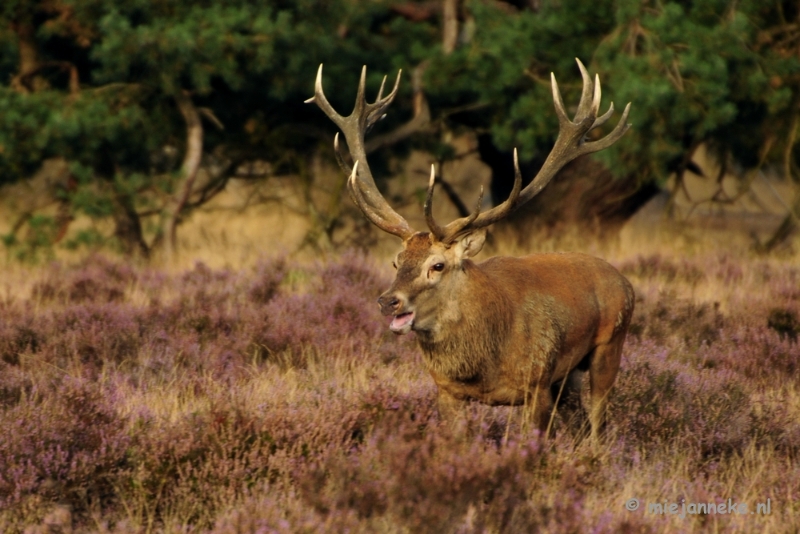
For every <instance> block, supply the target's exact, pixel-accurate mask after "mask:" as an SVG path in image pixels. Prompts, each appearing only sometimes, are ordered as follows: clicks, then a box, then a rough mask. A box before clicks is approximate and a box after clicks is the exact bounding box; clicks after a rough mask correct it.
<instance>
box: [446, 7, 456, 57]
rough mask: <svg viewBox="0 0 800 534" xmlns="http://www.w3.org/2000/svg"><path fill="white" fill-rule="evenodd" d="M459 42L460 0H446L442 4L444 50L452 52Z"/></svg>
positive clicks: (448, 52) (447, 52)
mask: <svg viewBox="0 0 800 534" xmlns="http://www.w3.org/2000/svg"><path fill="white" fill-rule="evenodd" d="M457 43H458V0H444V1H443V5H442V50H444V53H445V54H450V53H451V52H453V50H455V49H456V44H457Z"/></svg>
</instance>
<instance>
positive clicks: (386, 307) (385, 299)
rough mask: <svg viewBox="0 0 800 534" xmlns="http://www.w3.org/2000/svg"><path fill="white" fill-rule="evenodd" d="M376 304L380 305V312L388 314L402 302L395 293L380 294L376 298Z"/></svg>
mask: <svg viewBox="0 0 800 534" xmlns="http://www.w3.org/2000/svg"><path fill="white" fill-rule="evenodd" d="M378 304H379V305H380V307H381V313H383V314H384V315H390V314H391V313H392V312H394V311H396V310H397V309H398V308H399V307H400V305H401V304H402V303H401V302H400V299H399V298H397V296H396V295H381V296H380V297H379V298H378Z"/></svg>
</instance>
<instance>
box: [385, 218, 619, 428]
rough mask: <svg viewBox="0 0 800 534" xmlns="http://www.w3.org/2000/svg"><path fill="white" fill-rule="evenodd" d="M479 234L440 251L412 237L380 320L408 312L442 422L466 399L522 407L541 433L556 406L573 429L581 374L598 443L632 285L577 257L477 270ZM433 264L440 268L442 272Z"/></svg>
mask: <svg viewBox="0 0 800 534" xmlns="http://www.w3.org/2000/svg"><path fill="white" fill-rule="evenodd" d="M476 234H477V235H476ZM484 235H485V234H483V233H482V232H480V233H478V232H476V233H473V234H468V235H467V236H465V237H462V238H461V239H460V240H459V241H457V242H456V243H454V244H453V245H451V246H446V245H444V244H442V243H440V242H437V241H436V239H434V238H432V237H431V236H430V235H429V234H427V233H417V234H414V235H413V236H411V237H410V238H408V239H406V240H405V242H404V250H403V251H402V252H401V253H400V254H399V255H398V257H397V260H396V263H397V268H398V276H397V278H396V279H395V281H394V283H393V284H392V287H391V288H390V289H389V290H388V291H387V292H386V293H384V294H383V295H382V296H381V299H379V302H380V303H381V305H382V307H383V311H384V313H386V314H387V315H389V314H391V315H400V314H403V313H406V312H410V311H414V312H415V317H414V324H413V326H412V327H411V328H412V329H413V330H414V331H415V332H416V333H417V337H418V339H419V344H420V347H421V348H422V352H423V355H424V361H425V365H426V366H427V368H428V371H429V372H430V373H431V376H432V377H433V379H434V381H435V382H436V385H437V387H438V389H439V409H440V413H441V416H442V417H443V418H445V419H447V418H451V417H452V416H453V415H454V412H455V411H456V410H458V406H459V405H460V404H463V403H464V402H465V401H468V400H477V401H480V402H483V403H486V404H490V405H520V404H522V405H525V406H526V413H527V415H528V416H529V417H530V418H531V422H532V423H533V424H534V425H535V426H536V427H537V428H539V429H540V430H542V431H546V430H547V429H548V427H549V426H550V422H551V412H552V408H553V406H554V403H555V402H557V401H558V404H559V406H562V407H564V408H565V409H567V410H569V411H571V412H572V413H571V414H570V415H571V419H570V420H569V421H570V423H571V424H573V425H575V426H577V427H580V426H582V425H583V413H582V412H583V409H582V407H581V403H580V390H579V389H578V388H579V386H580V380H577V377H578V376H579V375H577V373H579V372H580V371H581V370H588V371H589V375H590V376H589V381H590V387H591V395H590V396H591V407H590V421H591V428H592V435H593V436H594V437H597V436H598V435H599V432H600V430H601V427H602V425H603V413H604V411H605V405H606V401H607V396H608V392H609V390H610V388H611V386H612V384H613V382H614V379H615V377H616V374H617V371H618V369H619V363H620V354H621V352H622V344H623V342H624V339H625V334H626V332H627V329H628V325H629V324H630V319H631V315H632V314H633V306H634V294H633V288H632V287H631V285H630V283H629V282H628V281H627V280H626V279H625V278H624V277H623V276H622V275H621V274H620V273H619V272H618V271H617V270H616V269H614V268H613V267H612V266H611V265H609V264H608V263H606V262H605V261H603V260H600V259H598V258H594V257H591V256H587V255H584V254H576V253H560V254H536V255H533V256H527V257H524V258H511V257H495V258H491V259H489V260H486V261H485V262H483V263H479V264H476V263H474V262H473V261H472V260H470V259H469V256H473V255H474V254H476V253H477V252H478V251H479V250H480V247H481V246H482V244H483V237H484ZM465 241H467V243H466V244H465V243H464V242H465ZM471 245H473V246H472V248H470V246H471ZM436 263H444V269H443V270H442V271H441V272H437V271H435V269H434V268H433V265H435V264H436ZM562 381H563V383H562Z"/></svg>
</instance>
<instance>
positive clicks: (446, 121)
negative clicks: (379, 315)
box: [0, 0, 800, 226]
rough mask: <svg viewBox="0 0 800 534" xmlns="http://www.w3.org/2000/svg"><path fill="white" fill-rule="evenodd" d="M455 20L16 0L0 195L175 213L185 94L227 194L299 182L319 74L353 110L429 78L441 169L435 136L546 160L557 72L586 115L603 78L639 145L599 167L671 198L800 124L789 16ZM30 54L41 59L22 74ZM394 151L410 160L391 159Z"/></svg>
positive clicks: (272, 8)
mask: <svg viewBox="0 0 800 534" xmlns="http://www.w3.org/2000/svg"><path fill="white" fill-rule="evenodd" d="M461 10H462V16H461V21H460V24H461V37H460V41H459V46H458V47H456V49H455V51H454V52H453V53H450V54H445V53H444V52H443V50H442V47H441V46H440V43H441V27H440V26H441V22H440V20H439V18H438V15H437V12H435V11H432V12H431V13H430V14H429V16H427V17H421V18H420V19H414V18H412V17H409V18H406V17H404V16H402V15H401V14H400V13H399V11H398V7H397V6H396V5H395V4H393V3H392V2H389V1H388V0H376V1H371V2H354V1H352V0H332V1H329V2H318V1H313V0H300V1H296V2H288V1H285V0H258V1H256V2H251V1H244V0H232V1H229V2H224V3H222V2H213V1H211V0H205V1H200V2H186V1H176V2H161V1H156V0H133V1H130V2H123V3H120V2H112V1H110V0H82V1H77V0H62V1H60V2H56V3H53V2H50V1H48V0H35V1H30V2H19V1H12V2H4V3H3V6H2V7H0V80H2V81H0V185H2V184H3V183H8V182H14V181H18V180H22V179H25V178H27V177H28V176H30V175H31V174H32V173H33V172H34V171H35V170H36V169H38V168H39V166H40V165H41V162H42V161H43V160H45V159H47V158H54V157H58V158H63V159H64V160H66V161H67V162H68V163H69V164H70V169H71V171H72V173H73V178H74V179H75V181H76V182H77V184H78V185H77V187H67V186H65V190H64V191H62V192H60V193H59V195H60V196H61V197H62V198H64V199H66V200H67V201H68V202H69V203H70V209H71V211H72V212H74V213H85V214H88V215H89V216H91V217H93V218H105V217H110V216H111V215H113V214H115V213H116V212H118V211H119V210H120V209H121V206H122V207H124V206H129V207H130V206H133V207H134V208H135V209H133V210H131V209H128V217H133V218H138V217H140V216H142V214H144V213H151V214H153V213H155V214H158V213H162V211H163V210H164V209H165V203H164V202H165V201H164V199H165V198H169V196H170V195H171V194H173V193H174V192H175V187H176V184H177V181H176V179H177V178H179V172H180V165H181V161H182V158H183V154H184V151H185V148H186V124H185V122H184V118H183V116H182V115H181V113H180V111H179V109H178V107H177V105H176V101H175V98H176V96H179V95H181V94H187V95H188V96H189V97H190V98H191V101H192V102H193V104H194V105H195V106H196V107H197V108H198V109H203V110H205V111H204V113H203V119H202V120H203V124H204V139H203V148H204V153H205V154H206V160H204V161H205V162H206V163H207V164H208V163H212V164H213V165H214V166H215V168H216V169H218V170H219V173H220V175H221V179H222V180H225V179H226V178H227V176H229V175H230V174H231V173H233V172H235V169H236V168H237V167H238V166H239V164H241V163H244V162H247V161H253V160H256V159H258V160H267V161H269V162H270V163H271V164H272V166H273V168H274V169H276V172H281V173H288V172H298V171H299V170H301V169H303V168H306V167H307V166H308V158H309V157H310V155H311V154H312V153H313V152H314V150H315V149H316V148H317V147H319V146H320V144H321V143H322V144H323V145H324V146H328V147H329V146H330V144H329V143H330V140H331V136H332V134H333V131H334V127H333V125H332V124H331V123H330V121H328V119H327V118H326V117H324V115H323V114H322V113H320V112H319V110H318V109H316V108H315V107H314V106H306V105H304V104H303V100H305V99H306V98H307V97H309V96H310V95H311V93H312V87H313V77H314V72H315V71H316V68H317V66H318V65H319V64H320V63H324V64H325V82H326V88H327V94H328V96H329V99H330V100H331V103H332V104H333V106H334V107H335V108H336V109H338V110H340V111H342V112H344V113H346V112H347V110H348V109H350V107H351V106H352V101H353V97H354V92H355V87H356V83H357V79H358V75H359V71H360V67H361V65H368V66H369V71H368V77H367V85H368V91H369V92H370V94H374V91H375V90H376V89H377V87H378V85H379V84H380V80H381V78H382V76H383V75H384V74H389V75H392V74H393V73H394V72H395V71H396V70H397V69H400V68H402V69H403V70H405V72H407V73H408V72H412V71H413V70H414V68H415V67H417V66H419V65H426V66H427V67H426V69H425V75H424V83H423V88H424V91H425V95H426V96H427V98H428V100H429V103H430V105H431V110H432V115H433V119H434V124H435V125H436V127H435V128H433V132H432V134H431V135H428V136H427V137H426V136H422V137H419V136H418V137H417V139H415V140H414V141H413V142H414V143H417V144H425V146H426V147H427V148H429V149H431V150H432V151H433V152H434V153H436V154H437V157H440V158H443V159H448V158H450V157H452V156H451V154H450V152H451V151H450V150H448V147H447V146H442V141H441V136H440V135H439V133H440V132H441V130H442V128H444V129H450V130H454V131H461V130H463V129H469V130H473V131H477V132H479V133H490V134H491V136H492V140H493V142H494V144H495V145H496V146H497V147H498V148H500V149H502V150H510V149H511V148H512V147H518V148H519V150H520V155H521V157H522V159H524V160H532V159H541V158H542V157H544V156H545V155H546V154H547V152H548V151H549V149H550V147H551V146H552V142H553V140H554V137H555V135H556V133H557V121H556V116H555V114H554V113H553V107H552V97H551V92H550V80H549V73H550V72H553V73H555V74H556V76H557V77H558V79H559V86H560V87H561V90H562V93H563V94H564V99H565V102H566V103H567V106H568V107H570V106H574V104H575V102H577V99H578V95H579V92H580V87H581V84H580V77H579V76H578V72H577V69H576V68H575V64H574V59H573V58H575V57H579V58H581V59H582V60H583V61H584V63H585V64H586V65H587V66H588V67H589V69H590V70H591V71H593V72H595V71H596V72H598V73H600V75H601V79H602V82H603V90H604V102H609V101H611V100H613V101H615V102H616V103H617V108H618V109H620V108H622V107H623V105H624V103H626V102H628V101H630V102H632V103H633V109H632V113H631V116H630V119H629V120H630V122H632V123H633V126H634V128H633V130H632V132H631V133H629V134H628V135H626V136H625V138H624V139H623V140H622V141H621V142H619V143H617V144H616V145H615V146H613V147H612V148H611V149H609V150H607V151H604V152H602V153H600V154H598V155H597V157H598V158H599V159H601V160H602V161H603V162H604V163H605V164H606V165H607V166H608V167H609V168H610V169H612V170H613V171H614V173H615V174H617V175H619V176H628V177H629V176H631V175H636V176H637V177H638V179H639V180H640V181H641V182H642V183H645V182H654V181H661V180H663V179H664V178H665V177H666V176H667V175H668V174H669V173H670V172H673V171H675V170H680V169H681V168H683V167H685V165H686V164H687V162H688V161H689V159H690V157H691V154H692V152H693V151H694V150H695V149H696V148H697V146H699V145H700V144H701V143H706V144H707V145H708V146H710V147H711V148H712V149H713V150H715V151H716V152H717V154H718V155H720V156H721V157H722V158H724V159H726V160H733V161H735V162H736V163H738V164H741V165H744V166H746V167H752V166H756V165H759V164H762V163H764V162H765V161H766V162H769V161H782V160H783V159H784V154H786V153H787V150H788V151H790V152H789V153H791V150H792V146H787V143H793V142H794V141H793V139H794V137H793V135H792V132H791V130H792V128H796V127H797V116H798V113H800V55H798V54H797V50H796V47H797V44H796V42H797V36H796V32H797V30H796V29H793V28H794V26H792V24H791V23H790V22H791V20H793V19H795V18H796V17H797V15H798V8H797V6H796V5H794V4H793V3H791V2H788V1H780V0H774V1H771V2H768V3H764V2H762V1H760V0H742V1H739V2H730V1H729V0H697V1H692V2H686V1H675V0H668V1H654V0H648V1H644V2H642V1H640V0H616V1H612V0H598V1H595V2H583V1H581V0H543V1H542V2H540V6H539V9H538V10H537V11H533V10H530V9H523V10H513V9H510V8H508V5H507V4H504V3H502V2H484V1H481V0H465V1H464V2H463V3H462V5H461ZM792 32H794V33H792ZM24 47H27V48H25V49H26V50H29V51H30V50H34V51H35V55H36V61H35V62H33V63H30V62H29V64H27V66H26V65H25V64H24V62H23V61H22V60H21V59H20V58H21V57H22V55H21V52H22V50H23V48H24ZM25 69H28V70H27V71H25ZM410 85H411V84H410V83H408V76H406V79H405V82H404V83H403V84H401V90H400V94H399V96H398V97H397V99H396V102H395V104H394V106H393V108H392V109H391V111H390V113H389V115H388V117H387V119H386V120H385V121H383V123H382V124H381V125H380V126H378V128H380V129H383V130H384V131H386V130H388V129H391V128H393V127H395V126H397V125H398V124H400V123H402V122H403V121H405V120H407V117H408V116H409V114H410V107H411V98H410V92H411V87H410ZM220 126H221V127H220ZM606 131H607V130H606ZM398 149H400V150H405V149H407V143H406V144H405V145H404V144H402V143H401V144H400V145H398V146H397V147H394V148H390V149H389V150H394V153H398ZM386 153H387V150H384V151H383V154H378V156H381V155H384V156H385V155H386ZM795 153H796V151H795ZM794 165H796V161H795V163H794ZM378 167H380V162H378V163H377V164H376V168H378ZM187 209H188V208H187ZM136 210H139V211H136ZM152 224H156V226H158V224H159V223H158V222H156V221H153V220H150V221H148V222H146V223H144V224H143V226H148V225H152Z"/></svg>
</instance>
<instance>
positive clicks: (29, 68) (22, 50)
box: [11, 21, 45, 93]
mask: <svg viewBox="0 0 800 534" xmlns="http://www.w3.org/2000/svg"><path fill="white" fill-rule="evenodd" d="M11 27H12V29H13V31H14V33H16V34H17V46H19V71H18V72H17V74H16V75H15V76H14V77H13V78H12V79H11V88H12V89H14V90H15V91H19V92H21V93H30V92H35V91H37V90H39V89H42V88H43V87H44V85H45V81H44V80H43V79H42V78H41V77H40V76H31V74H32V73H35V72H36V71H38V70H39V68H40V67H41V62H40V59H39V47H38V45H37V44H36V29H35V28H34V27H33V24H31V23H30V22H28V21H18V22H15V23H14V24H12V26H11Z"/></svg>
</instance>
